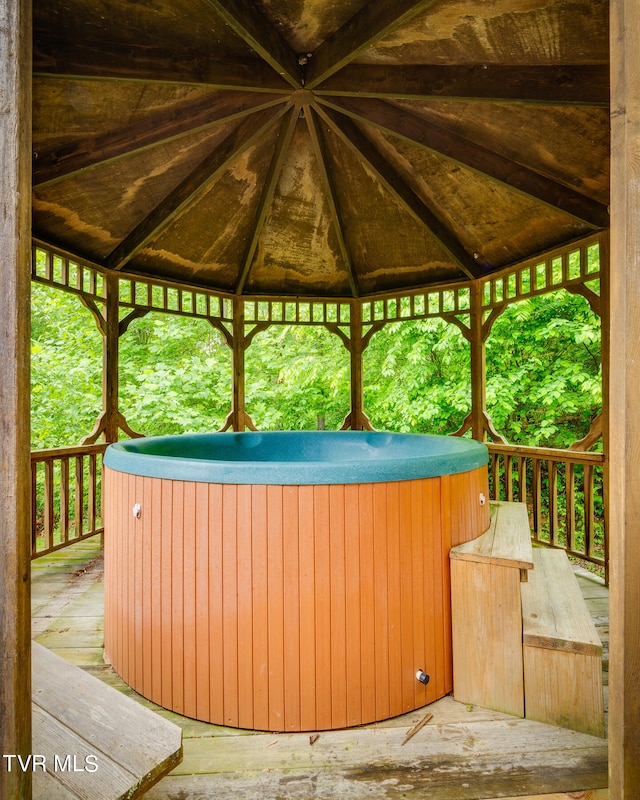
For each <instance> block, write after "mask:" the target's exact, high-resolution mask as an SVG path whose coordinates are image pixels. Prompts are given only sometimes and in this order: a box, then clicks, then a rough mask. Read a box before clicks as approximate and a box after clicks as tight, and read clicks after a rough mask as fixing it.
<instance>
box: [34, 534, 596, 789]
mask: <svg viewBox="0 0 640 800" xmlns="http://www.w3.org/2000/svg"><path fill="white" fill-rule="evenodd" d="M578 580H579V583H580V586H581V589H582V591H583V594H584V596H585V598H586V600H587V603H588V605H589V607H590V609H591V612H592V614H593V617H594V620H595V623H596V626H597V629H598V632H599V634H600V636H601V639H602V640H603V645H604V668H605V674H604V682H605V708H606V705H607V703H606V701H607V672H606V669H607V665H608V591H607V589H606V588H605V587H604V586H603V585H602V584H601V583H598V582H597V580H593V579H591V578H587V577H584V576H581V575H579V576H578ZM32 596H33V612H32V613H33V636H34V638H35V639H36V640H37V641H39V642H40V643H41V644H43V645H44V646H46V647H48V648H50V649H51V650H53V651H55V652H56V653H58V654H59V655H61V656H63V657H64V658H66V659H68V660H69V661H71V662H72V663H74V664H76V665H78V666H80V667H82V668H84V669H86V670H87V671H89V672H90V673H91V674H93V675H95V676H97V677H98V678H100V679H101V680H103V681H104V682H105V683H108V684H109V685H111V686H115V687H117V688H118V689H120V690H121V691H123V692H125V693H126V694H128V695H130V696H132V697H135V698H137V699H139V701H140V702H141V703H143V704H144V705H146V706H148V707H150V708H153V709H156V710H157V712H158V713H159V714H161V715H162V716H163V717H165V718H167V719H171V720H172V721H174V722H176V723H177V724H179V725H180V726H181V727H182V730H183V736H184V760H183V762H182V763H181V764H180V765H179V766H178V767H177V768H176V769H175V770H174V771H173V772H172V773H171V774H170V775H168V776H167V777H165V778H163V779H162V780H161V781H160V782H159V783H158V784H156V786H154V787H153V788H152V789H151V790H150V791H149V793H148V794H147V795H146V796H147V797H149V798H150V800H175V798H180V800H205V798H210V797H216V798H221V799H224V798H233V800H248V799H249V798H251V800H257V798H260V800H333V798H336V797H340V798H341V800H365V798H367V799H371V800H382V799H383V798H405V799H406V800H427V799H429V800H444V798H446V800H481V798H485V799H487V798H515V797H519V798H523V797H527V798H535V800H542V798H545V800H560V798H565V800H566V798H568V797H570V798H583V800H596V798H597V800H604V798H607V797H608V794H607V791H606V785H607V743H606V740H603V739H599V738H596V737H592V736H587V735H585V734H581V733H576V732H575V731H569V730H565V729H562V728H556V727H552V726H549V725H543V724H542V723H537V722H532V721H530V720H523V719H519V718H517V717H511V716H509V715H506V714H502V713H498V712H494V711H488V710H486V709H483V708H479V707H467V706H465V705H463V704H460V703H457V702H455V701H454V700H453V699H451V698H450V697H445V698H443V699H442V700H440V701H438V702H437V703H434V704H432V705H431V706H429V707H427V708H425V709H420V710H418V711H415V712H412V713H410V714H407V715H405V716H403V717H398V718H395V719H393V720H389V721H386V722H384V723H378V724H376V725H371V726H366V727H361V728H354V729H347V730H341V731H332V732H323V733H321V734H319V735H318V736H317V738H316V737H314V736H310V735H309V734H308V733H297V734H268V733H254V732H251V731H242V730H237V729H233V728H224V727H219V726H215V725H209V724H205V723H200V722H197V721H194V720H191V719H187V718H185V717H180V716H178V715H177V714H173V713H172V712H170V711H166V710H164V709H159V708H158V707H157V706H154V705H153V704H152V703H150V702H148V701H146V700H144V699H143V698H140V697H139V696H138V695H136V694H135V693H134V692H133V691H132V690H131V689H129V688H128V687H127V686H126V685H125V684H124V683H123V682H122V680H121V679H120V678H119V677H118V676H117V675H116V674H115V673H114V672H113V670H112V669H111V668H110V667H109V666H108V665H106V664H105V663H104V660H103V652H102V637H103V581H102V558H101V553H100V548H99V544H98V542H97V541H94V540H87V541H84V542H80V543H78V544H76V545H74V546H72V547H70V548H67V549H66V550H63V551H59V552H57V553H53V554H51V555H49V556H45V557H43V558H40V559H37V560H36V561H34V563H33V592H32ZM427 712H429V713H431V714H432V715H433V717H432V718H431V719H430V720H429V722H428V723H427V724H426V725H425V726H424V727H423V728H421V729H420V730H419V731H418V732H417V733H416V734H415V735H414V736H412V737H411V738H410V739H409V741H407V742H406V744H403V743H402V742H403V740H404V738H405V735H406V733H407V732H408V731H409V730H410V729H411V728H412V726H414V725H415V724H416V723H417V722H419V721H420V720H421V719H422V718H423V717H424V716H425V713H427Z"/></svg>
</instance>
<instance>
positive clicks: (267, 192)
mask: <svg viewBox="0 0 640 800" xmlns="http://www.w3.org/2000/svg"><path fill="white" fill-rule="evenodd" d="M296 111H297V109H295V108H291V109H290V110H289V111H288V112H287V115H286V117H285V118H284V119H283V120H282V125H281V127H280V135H279V136H278V142H277V144H276V148H275V150H274V152H273V156H272V158H271V163H270V164H269V171H268V173H267V176H266V178H265V181H264V185H263V187H262V192H261V194H260V201H259V203H258V209H257V211H256V214H255V218H254V220H253V225H252V227H251V238H250V239H249V242H248V243H247V248H246V250H245V254H244V258H243V260H242V268H241V270H240V274H239V276H238V280H237V282H236V286H235V293H236V294H238V295H240V294H242V292H243V291H244V287H245V285H246V282H247V279H248V278H249V273H250V271H251V266H252V264H253V257H254V255H255V252H256V250H257V248H258V242H259V241H260V236H261V235H262V229H263V227H264V223H265V220H266V218H267V214H268V213H269V209H270V208H271V203H272V201H273V195H274V192H275V190H276V186H277V184H278V179H279V178H280V173H281V172H282V166H283V164H284V160H285V157H286V155H287V151H288V149H289V145H290V144H291V138H292V136H293V132H294V130H295V128H296V123H297V121H298V116H297V113H296Z"/></svg>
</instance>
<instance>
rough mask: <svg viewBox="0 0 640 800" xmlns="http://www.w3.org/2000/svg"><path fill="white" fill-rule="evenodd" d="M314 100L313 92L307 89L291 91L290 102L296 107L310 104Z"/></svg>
mask: <svg viewBox="0 0 640 800" xmlns="http://www.w3.org/2000/svg"><path fill="white" fill-rule="evenodd" d="M314 100H315V97H314V94H313V92H310V91H309V90H308V89H296V91H295V92H292V93H291V102H292V103H293V104H294V105H295V106H298V107H300V106H303V107H304V106H310V105H311V104H312V103H313V101H314Z"/></svg>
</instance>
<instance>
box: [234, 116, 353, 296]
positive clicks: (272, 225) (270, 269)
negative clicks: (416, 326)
mask: <svg viewBox="0 0 640 800" xmlns="http://www.w3.org/2000/svg"><path fill="white" fill-rule="evenodd" d="M276 276H277V277H276ZM285 276H286V277H285ZM274 278H275V279H274ZM283 282H284V283H286V284H287V285H290V286H292V288H293V286H294V285H295V286H297V287H298V290H299V291H304V292H309V293H311V294H326V293H327V292H328V291H330V290H331V288H332V287H334V286H335V285H337V284H338V285H340V286H341V287H342V291H346V290H347V289H348V285H349V281H348V274H347V266H346V264H345V262H344V260H343V258H342V255H341V253H340V247H339V243H338V241H337V238H336V231H335V229H334V226H333V221H332V217H331V213H330V209H329V206H328V202H327V198H326V197H325V196H324V193H323V187H322V180H321V176H320V172H319V165H318V163H317V161H316V155H315V153H314V149H313V144H312V142H311V140H310V136H309V130H308V128H307V125H306V122H305V120H304V118H301V119H299V120H298V123H297V125H296V130H295V132H294V134H293V138H292V141H291V145H290V146H289V149H288V154H287V159H286V161H285V163H284V164H283V167H282V171H281V173H280V176H279V179H278V180H277V184H276V189H275V194H274V197H273V202H272V204H271V207H270V211H269V214H268V216H267V218H266V220H265V224H264V228H263V230H262V232H261V235H260V238H259V242H258V247H257V250H256V255H255V258H254V259H253V261H252V264H251V268H250V272H249V278H248V282H247V290H248V291H250V292H253V293H257V294H260V293H273V291H274V288H277V286H278V285H281V284H282V283H283Z"/></svg>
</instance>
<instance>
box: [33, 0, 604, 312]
mask: <svg viewBox="0 0 640 800" xmlns="http://www.w3.org/2000/svg"><path fill="white" fill-rule="evenodd" d="M34 21H35V35H34V131H33V142H34V151H35V154H36V156H35V157H34V173H33V175H34V203H33V221H34V232H35V233H36V235H37V236H39V237H42V238H43V239H45V240H49V241H51V243H53V244H57V245H59V246H60V247H63V248H65V249H67V250H69V251H71V252H74V253H76V254H77V255H78V257H80V258H83V257H84V258H87V259H90V260H94V261H97V263H98V265H99V266H102V267H103V268H106V269H126V270H127V271H137V272H141V273H143V274H145V275H149V276H151V277H153V276H154V275H156V276H157V277H159V278H163V279H169V280H170V279H174V280H180V281H187V282H193V283H194V284H197V285H202V286H207V287H210V288H214V289H216V288H217V289H220V290H221V291H225V292H227V291H234V292H238V293H245V294H247V293H263V292H264V293H269V294H274V295H282V296H287V295H288V294H292V293H293V294H305V293H309V294H310V295H313V296H315V295H317V294H322V295H324V296H335V297H353V296H358V295H361V294H369V293H372V294H375V293H379V292H389V291H393V290H394V289H398V290H404V289H406V288H409V287H418V286H422V285H428V284H430V283H434V282H437V283H440V282H442V281H460V280H465V279H467V278H469V277H480V276H482V275H485V274H487V272H489V271H491V270H492V269H498V268H500V267H502V266H505V265H508V264H509V263H513V262H515V261H517V260H519V259H521V258H524V257H527V256H531V255H536V254H537V253H539V252H540V251H541V250H542V249H544V247H545V246H548V245H553V246H555V245H560V244H562V243H564V242H566V241H569V240H573V239H575V238H576V236H580V235H581V234H583V233H588V232H590V231H592V230H599V229H602V228H606V227H607V226H608V214H607V203H608V147H609V121H608V109H607V103H608V77H607V59H608V52H607V48H608V42H607V36H608V33H607V27H608V26H607V3H606V2H605V0H525V2H522V0H493V2H491V3H488V2H483V3H478V2H477V0H453V2H451V0H449V1H448V2H444V0H393V2H392V1H391V0H366V2H365V0H344V1H343V2H337V0H172V2H169V0H154V2H153V3H131V2H129V0H51V2H45V0H34ZM309 54H311V55H309ZM488 197H490V198H491V202H487V198H488Z"/></svg>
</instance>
